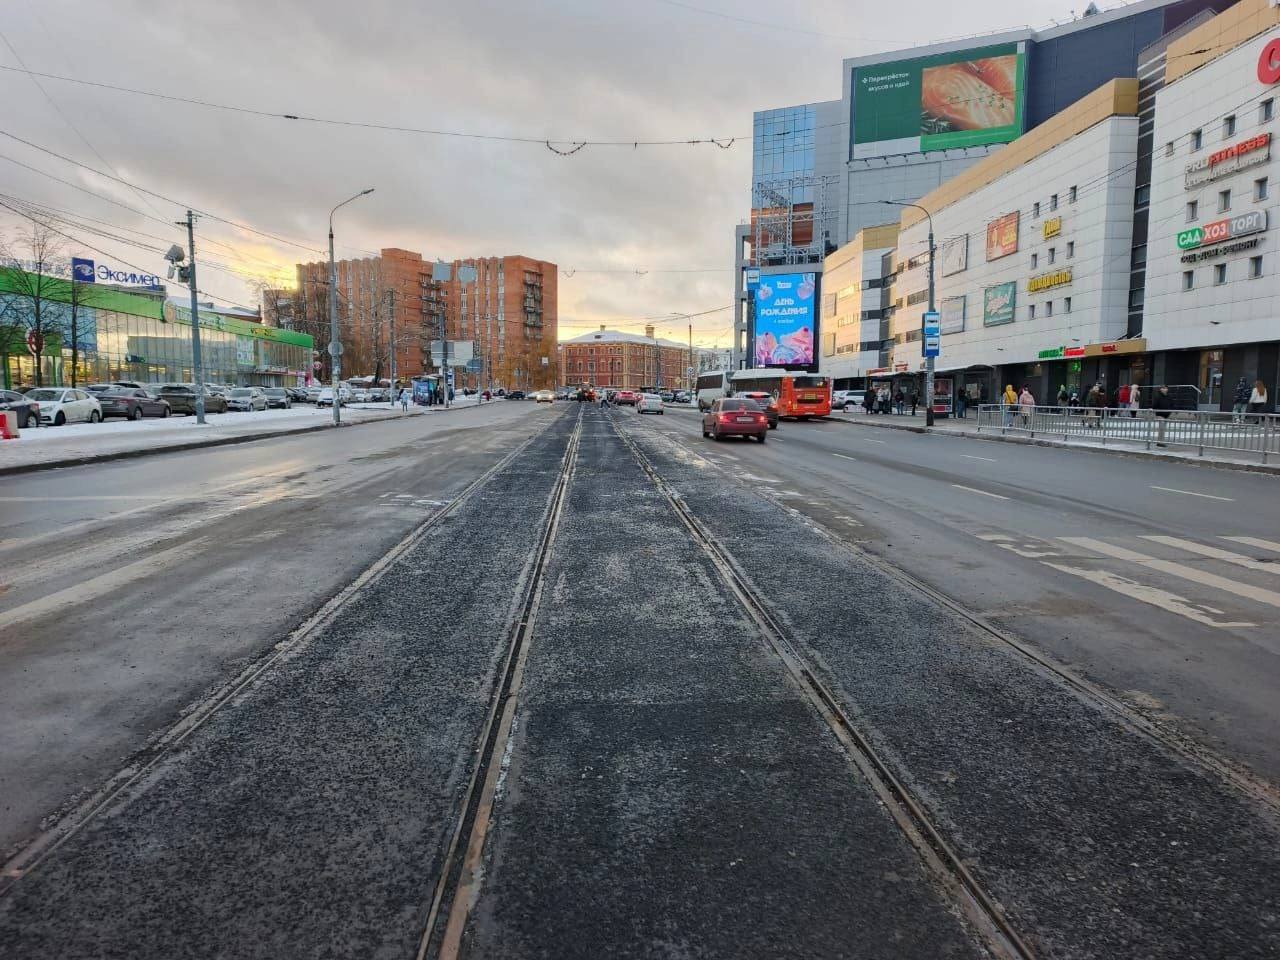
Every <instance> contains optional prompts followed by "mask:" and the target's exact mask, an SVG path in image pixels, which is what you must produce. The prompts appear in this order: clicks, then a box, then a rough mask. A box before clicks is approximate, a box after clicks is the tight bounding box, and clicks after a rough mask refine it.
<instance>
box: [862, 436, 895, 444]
mask: <svg viewBox="0 0 1280 960" xmlns="http://www.w3.org/2000/svg"><path fill="white" fill-rule="evenodd" d="M862 439H863V440H865V441H867V443H888V442H889V441H888V440H872V439H871V438H870V437H863V438H862Z"/></svg>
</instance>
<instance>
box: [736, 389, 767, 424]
mask: <svg viewBox="0 0 1280 960" xmlns="http://www.w3.org/2000/svg"><path fill="white" fill-rule="evenodd" d="M734 396H735V397H741V398H742V399H743V400H750V401H751V402H752V403H754V404H755V405H756V406H757V407H759V408H760V409H761V410H763V411H764V415H765V416H766V417H767V418H768V420H769V429H770V430H777V429H778V401H777V400H775V399H774V398H773V395H772V394H768V393H765V392H764V391H763V390H746V391H744V392H742V393H735V394H734Z"/></svg>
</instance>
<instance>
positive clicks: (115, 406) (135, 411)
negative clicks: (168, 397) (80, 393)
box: [97, 387, 172, 420]
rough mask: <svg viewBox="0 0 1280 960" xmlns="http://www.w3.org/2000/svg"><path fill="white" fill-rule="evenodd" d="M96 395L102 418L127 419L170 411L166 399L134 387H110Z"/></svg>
mask: <svg viewBox="0 0 1280 960" xmlns="http://www.w3.org/2000/svg"><path fill="white" fill-rule="evenodd" d="M97 397H98V403H99V404H101V406H102V419H104V420H105V419H106V418H107V417H125V418H126V419H128V420H141V419H142V418H143V417H167V416H169V414H170V413H171V412H172V411H171V410H170V408H169V404H168V402H167V401H165V400H162V399H161V398H160V397H157V396H154V395H153V394H151V393H150V392H148V391H146V390H140V389H137V388H134V387H112V388H111V389H109V390H104V391H102V392H101V393H99V394H97Z"/></svg>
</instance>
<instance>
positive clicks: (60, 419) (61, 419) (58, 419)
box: [53, 410, 67, 427]
mask: <svg viewBox="0 0 1280 960" xmlns="http://www.w3.org/2000/svg"><path fill="white" fill-rule="evenodd" d="M66 422H67V415H66V414H65V413H63V412H62V411H61V410H59V411H58V413H57V415H56V416H55V417H54V418H53V425H54V426H55V427H60V426H62V425H63V424H64V423H66Z"/></svg>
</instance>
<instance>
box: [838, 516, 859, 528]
mask: <svg viewBox="0 0 1280 960" xmlns="http://www.w3.org/2000/svg"><path fill="white" fill-rule="evenodd" d="M836 519H837V520H839V521H840V522H841V523H847V524H848V525H849V526H851V527H860V526H862V521H861V520H855V519H853V517H845V516H840V517H836Z"/></svg>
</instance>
